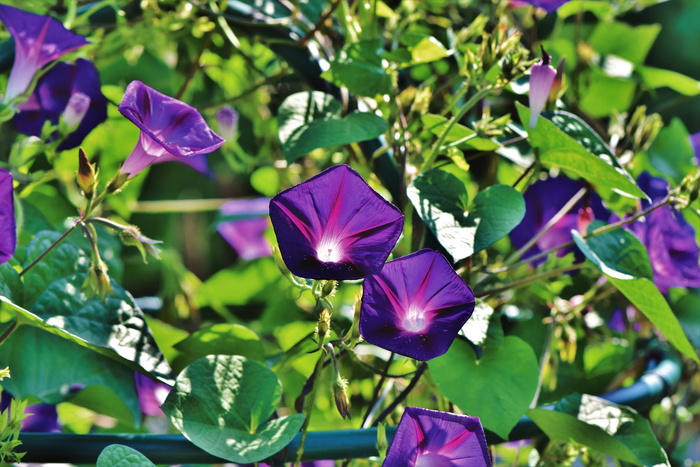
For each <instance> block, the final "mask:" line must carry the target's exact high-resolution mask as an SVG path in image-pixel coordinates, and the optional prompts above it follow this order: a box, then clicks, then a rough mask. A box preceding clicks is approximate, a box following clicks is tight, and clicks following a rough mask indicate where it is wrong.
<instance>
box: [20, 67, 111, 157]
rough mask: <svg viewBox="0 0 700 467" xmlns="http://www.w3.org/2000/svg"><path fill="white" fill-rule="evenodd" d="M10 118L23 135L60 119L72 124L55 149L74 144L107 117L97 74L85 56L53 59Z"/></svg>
mask: <svg viewBox="0 0 700 467" xmlns="http://www.w3.org/2000/svg"><path fill="white" fill-rule="evenodd" d="M18 109H19V111H20V112H19V113H18V114H17V115H15V117H14V122H15V126H16V127H17V130H19V132H20V133H23V134H25V135H33V136H41V130H42V128H43V126H44V122H46V121H50V122H51V123H53V124H54V125H57V124H58V123H59V120H61V119H62V120H63V122H64V123H65V124H66V126H67V127H69V128H71V129H72V128H73V127H75V129H73V131H72V132H71V133H70V134H68V135H67V136H66V137H65V139H64V140H63V141H61V144H59V145H58V150H59V151H63V150H66V149H73V148H76V147H78V146H79V145H80V144H81V143H82V142H83V139H85V137H86V136H87V135H88V133H90V132H91V131H92V130H93V129H94V128H95V127H96V126H97V125H99V124H100V123H102V122H104V121H105V120H107V98H106V97H105V96H104V95H103V94H102V91H101V90H100V75H99V73H98V71H97V68H95V65H93V64H92V62H90V61H89V60H83V59H82V58H81V59H78V60H76V61H75V63H74V64H69V63H57V64H56V65H55V66H54V67H52V68H51V69H50V70H49V71H48V72H46V74H44V75H43V76H42V77H41V78H40V79H39V82H38V83H37V85H36V88H35V89H34V92H33V93H32V94H31V96H29V99H28V100H27V101H25V102H22V103H21V104H19V106H18ZM76 125H77V126H76Z"/></svg>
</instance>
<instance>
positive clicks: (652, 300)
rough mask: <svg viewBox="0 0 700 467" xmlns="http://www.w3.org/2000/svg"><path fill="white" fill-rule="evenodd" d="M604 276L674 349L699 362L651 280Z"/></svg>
mask: <svg viewBox="0 0 700 467" xmlns="http://www.w3.org/2000/svg"><path fill="white" fill-rule="evenodd" d="M606 277H607V278H608V280H609V281H610V282H611V283H612V284H613V285H614V286H615V288H617V290H619V291H620V292H621V293H622V294H623V295H624V296H625V297H627V299H628V300H629V301H630V302H632V304H633V305H634V306H636V307H637V308H638V309H639V311H641V312H642V313H644V316H646V317H647V318H648V319H649V321H651V323H652V324H653V325H654V326H656V328H657V329H658V330H659V331H660V332H661V333H662V334H663V335H664V336H666V339H668V341H669V342H670V343H671V344H672V345H673V346H674V347H675V348H676V349H678V350H679V351H680V352H682V353H683V354H685V355H687V356H688V357H690V358H692V359H693V360H695V361H696V362H700V359H698V356H697V355H696V353H695V349H694V348H693V345H692V344H691V343H690V341H688V338H687V337H686V335H685V333H684V332H683V328H682V327H681V325H680V323H679V322H678V319H677V318H676V317H675V316H674V314H673V311H671V308H670V307H669V305H668V302H667V301H666V299H665V298H664V296H663V295H661V292H659V289H658V288H657V287H656V286H655V285H654V283H653V282H651V281H650V280H649V279H645V278H640V279H631V280H624V279H619V278H616V277H613V276H607V275H606Z"/></svg>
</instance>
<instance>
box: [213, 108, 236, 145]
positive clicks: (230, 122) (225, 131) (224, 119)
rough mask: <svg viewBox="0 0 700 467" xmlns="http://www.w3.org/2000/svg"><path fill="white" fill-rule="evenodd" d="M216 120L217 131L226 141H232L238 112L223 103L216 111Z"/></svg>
mask: <svg viewBox="0 0 700 467" xmlns="http://www.w3.org/2000/svg"><path fill="white" fill-rule="evenodd" d="M216 121H217V123H218V124H219V133H221V136H223V138H224V139H225V140H226V141H232V140H233V139H234V138H235V137H236V132H237V131H238V112H236V111H235V110H233V107H231V106H230V105H225V106H223V107H221V108H220V109H219V111H218V112H216Z"/></svg>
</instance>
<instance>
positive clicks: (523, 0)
mask: <svg viewBox="0 0 700 467" xmlns="http://www.w3.org/2000/svg"><path fill="white" fill-rule="evenodd" d="M568 1H569V0H511V1H510V4H511V5H513V6H515V7H522V6H526V5H532V6H534V7H535V8H542V9H543V10H544V11H546V12H547V13H552V12H555V11H557V10H558V9H559V7H560V6H562V5H563V4H565V3H566V2H568Z"/></svg>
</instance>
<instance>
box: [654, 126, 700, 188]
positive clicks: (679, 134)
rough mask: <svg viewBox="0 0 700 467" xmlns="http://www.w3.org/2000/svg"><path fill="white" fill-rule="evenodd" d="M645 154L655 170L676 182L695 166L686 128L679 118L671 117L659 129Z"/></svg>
mask: <svg viewBox="0 0 700 467" xmlns="http://www.w3.org/2000/svg"><path fill="white" fill-rule="evenodd" d="M646 154H647V157H648V158H649V162H650V163H651V165H652V166H654V168H655V169H656V170H659V171H661V172H663V173H665V174H668V175H670V176H672V177H673V178H674V179H675V180H676V181H678V182H680V181H681V180H682V179H683V177H685V176H686V175H688V174H689V173H690V172H692V171H693V170H694V169H696V168H697V166H696V165H695V153H694V151H693V147H692V146H691V144H690V136H689V134H688V130H686V128H685V125H684V124H683V122H682V121H681V120H680V119H679V118H674V119H672V120H671V123H669V124H668V125H667V126H665V127H664V128H662V129H661V131H660V132H659V134H658V135H657V137H656V138H655V139H654V142H653V143H651V146H649V149H647V151H646Z"/></svg>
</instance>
